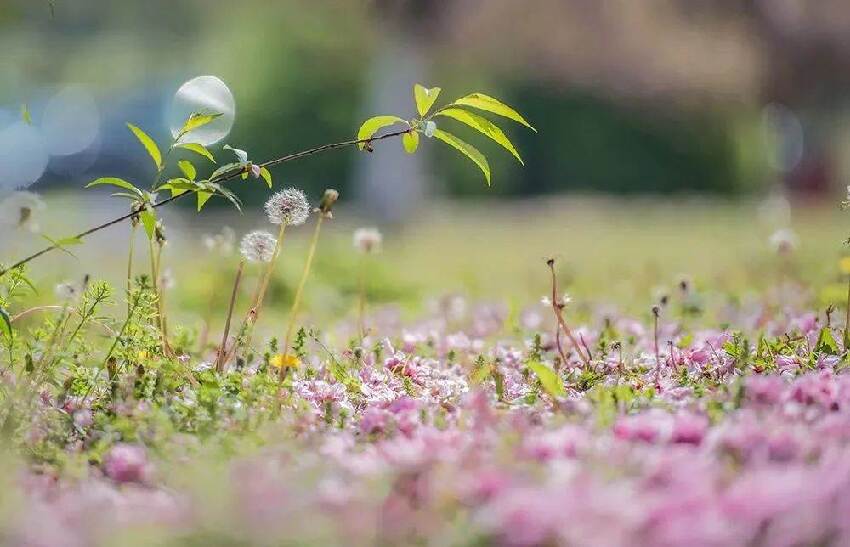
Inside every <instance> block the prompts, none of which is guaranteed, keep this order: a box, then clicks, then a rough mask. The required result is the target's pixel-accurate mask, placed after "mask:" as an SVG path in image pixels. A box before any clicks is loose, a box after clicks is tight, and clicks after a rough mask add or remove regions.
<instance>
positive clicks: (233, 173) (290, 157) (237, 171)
mask: <svg viewBox="0 0 850 547" xmlns="http://www.w3.org/2000/svg"><path fill="white" fill-rule="evenodd" d="M412 131H413V129H412V128H409V129H404V130H400V131H393V132H391V133H385V134H383V135H378V136H377V137H370V138H368V139H353V140H348V141H342V142H335V143H331V144H323V145H322V146H316V147H314V148H308V149H307V150H302V151H301V152H296V153H294V154H287V155H285V156H281V157H279V158H275V159H272V160H269V161H267V162H265V163H260V164H258V166H259V167H261V168H262V167H265V168H269V167H273V166H275V165H279V164H281V163H286V162H290V161H294V160H297V159H301V158H305V157H307V156H312V155H313V154H318V153H320V152H326V151H328V150H334V149H336V148H345V147H348V146H355V145H358V144H366V145H369V144H371V143H373V142H376V141H381V140H384V139H390V138H393V137H400V136H402V135H406V134H408V133H410V132H412ZM244 171H245V169H244V167H242V166H241V165H240V166H239V167H234V168H233V169H232V170H229V171H227V172H225V173H222V174H221V175H219V176H217V177H215V178H213V179H211V180H210V181H209V182H211V183H216V184H221V183H222V182H226V181H228V180H231V179H234V178H236V177H238V176H240V175H241V174H242V173H243V172H244ZM194 193H195V191H194V190H191V191H189V192H184V193H182V194H177V195H173V196H171V197H169V198H166V199H164V200H162V201H159V202H157V203H153V204H151V205H150V206H151V207H153V208H157V207H162V206H164V205H168V204H169V203H171V202H172V201H175V200H177V199H180V198H181V197H183V196H188V195H192V194H194ZM138 214H139V213H138V211H131V212H129V213H127V214H124V215H121V216H119V217H116V218H114V219H112V220H109V221H106V222H104V223H103V224H98V225H97V226H93V227H92V228H89V229H88V230H84V231H82V232H80V233H79V234H76V235H75V236H72V237H73V238H74V239H82V238H84V237H86V236H89V235H91V234H93V233H95V232H99V231H101V230H104V229H106V228H109V227H110V226H114V225H115V224H119V223H121V222H123V221H125V220H127V219H130V218H133V217H134V216H136V215H138ZM60 247H61V246H60V245H57V244H53V245H50V246H48V247H45V248H44V249H41V250H40V251H38V252H37V253H33V254H31V255H30V256H28V257H26V258H23V259H21V260H19V261H17V262H15V263H14V264H12V265H11V266H9V267H7V268H3V269H2V270H0V277H2V276H3V275H5V274H6V273H7V272H9V271H10V270H14V269H15V268H19V267H21V266H23V265H24V264H26V263H28V262H30V261H32V260H35V259H36V258H38V257H40V256H42V255H44V254H47V253H49V252H51V251H54V250H56V249H59V248H60Z"/></svg>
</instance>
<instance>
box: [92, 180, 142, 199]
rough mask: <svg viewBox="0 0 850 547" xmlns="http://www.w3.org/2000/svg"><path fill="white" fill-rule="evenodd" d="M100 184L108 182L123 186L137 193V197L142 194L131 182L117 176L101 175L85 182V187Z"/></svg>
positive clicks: (112, 184)
mask: <svg viewBox="0 0 850 547" xmlns="http://www.w3.org/2000/svg"><path fill="white" fill-rule="evenodd" d="M102 184H108V185H111V186H117V187H119V188H123V189H125V190H130V191H131V192H133V193H135V194H138V195H139V197H141V196H142V191H141V190H139V189H138V188H136V187H135V186H133V185H132V184H131V183H129V182H127V181H126V180H124V179H119V178H117V177H101V178H99V179H96V180H93V181H92V182H90V183H88V184H86V188H91V187H92V186H100V185H102Z"/></svg>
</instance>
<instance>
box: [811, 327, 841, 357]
mask: <svg viewBox="0 0 850 547" xmlns="http://www.w3.org/2000/svg"><path fill="white" fill-rule="evenodd" d="M815 350H816V351H818V352H820V353H826V354H829V355H838V354H839V353H841V351H839V349H838V343H837V342H836V341H835V337H834V336H833V335H832V331H830V330H829V328H827V327H824V328H822V329H821V330H820V334H819V335H818V342H817V344H815Z"/></svg>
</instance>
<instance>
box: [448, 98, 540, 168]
mask: <svg viewBox="0 0 850 547" xmlns="http://www.w3.org/2000/svg"><path fill="white" fill-rule="evenodd" d="M437 116H446V117H447V118H453V119H455V120H457V121H459V122H461V123H465V124H466V125H468V126H469V127H471V128H473V129H475V130H477V131H480V132H481V133H483V134H484V135H486V136H488V137H490V138H491V139H493V140H494V141H496V142H497V143H499V144H500V145H502V147H504V148H505V150H507V151H508V152H510V153H511V154H513V156H514V157H515V158H516V159H517V161H519V162H520V163H521V164H522V165H525V163H524V162H523V161H522V158H521V157H519V152H517V151H516V148H514V145H513V144H512V143H511V141H510V140H509V139H508V137H507V136H506V135H505V133H504V132H503V131H502V130H501V129H499V127H498V126H496V124H494V123H493V122H491V121H490V120H488V119H487V118H484V117H483V116H479V115H478V114H473V113H472V112H467V111H466V110H461V109H460V108H447V109H445V110H441V111H440V112H438V113H437Z"/></svg>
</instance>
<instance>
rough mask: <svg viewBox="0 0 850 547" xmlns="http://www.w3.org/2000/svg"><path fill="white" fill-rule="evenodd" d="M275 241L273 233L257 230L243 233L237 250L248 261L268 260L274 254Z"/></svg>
mask: <svg viewBox="0 0 850 547" xmlns="http://www.w3.org/2000/svg"><path fill="white" fill-rule="evenodd" d="M275 243H276V240H275V238H274V236H273V235H271V234H270V233H268V232H264V231H262V230H257V231H254V232H250V233H248V234H245V237H243V238H242V242H241V243H240V245H239V252H240V253H242V256H243V257H245V260H247V261H249V262H270V261H271V259H272V256H274V248H275Z"/></svg>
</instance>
